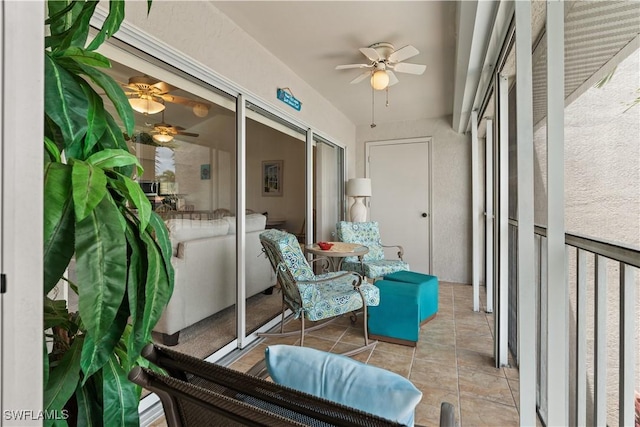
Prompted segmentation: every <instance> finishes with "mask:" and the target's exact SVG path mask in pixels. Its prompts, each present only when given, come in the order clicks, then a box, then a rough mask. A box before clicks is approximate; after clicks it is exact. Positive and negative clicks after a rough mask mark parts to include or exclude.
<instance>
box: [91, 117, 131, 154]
mask: <svg viewBox="0 0 640 427" xmlns="http://www.w3.org/2000/svg"><path fill="white" fill-rule="evenodd" d="M105 119H106V121H107V129H106V130H105V132H104V134H103V135H102V138H100V141H98V145H99V148H100V149H105V148H121V149H124V150H128V147H127V141H125V140H124V135H123V134H122V130H121V129H120V126H118V124H117V123H116V121H115V120H114V118H113V117H112V116H111V114H109V113H106V114H105Z"/></svg>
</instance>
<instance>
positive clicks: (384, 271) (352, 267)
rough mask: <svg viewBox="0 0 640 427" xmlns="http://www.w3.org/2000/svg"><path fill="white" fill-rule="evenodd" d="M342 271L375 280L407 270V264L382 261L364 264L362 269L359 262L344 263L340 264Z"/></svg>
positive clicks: (389, 260) (398, 261)
mask: <svg viewBox="0 0 640 427" xmlns="http://www.w3.org/2000/svg"><path fill="white" fill-rule="evenodd" d="M342 269H343V270H349V271H356V272H358V273H360V274H362V275H365V276H367V277H371V278H376V277H382V276H385V275H388V274H390V273H394V272H397V271H404V270H409V264H407V263H406V262H404V261H400V260H392V259H383V260H379V261H369V262H365V263H364V269H363V268H362V265H360V262H358V261H356V262H350V261H345V262H343V263H342Z"/></svg>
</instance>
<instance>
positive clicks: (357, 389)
mask: <svg viewBox="0 0 640 427" xmlns="http://www.w3.org/2000/svg"><path fill="white" fill-rule="evenodd" d="M265 359H266V363H267V369H268V371H269V375H270V376H271V379H273V381H274V382H275V383H277V384H282V385H284V386H287V387H291V388H294V389H296V390H299V391H303V392H306V393H309V394H312V395H315V396H318V397H322V398H325V399H327V400H331V401H333V402H337V403H340V404H342V405H345V406H350V407H352V408H356V409H359V410H361V411H364V412H368V413H370V414H374V415H377V416H379V417H382V418H386V419H388V420H391V421H395V422H398V423H401V424H404V425H408V426H413V423H414V415H415V408H416V405H417V404H418V403H419V402H420V399H422V392H421V391H420V390H418V389H417V388H416V387H415V386H414V385H413V384H412V383H411V381H409V380H408V379H406V378H404V377H403V376H401V375H398V374H396V373H394V372H391V371H387V370H385V369H382V368H378V367H377V366H371V365H366V364H364V363H361V362H358V361H357V360H354V359H351V358H349V357H347V356H342V355H339V354H335V353H327V352H325V351H320V350H316V349H313V348H308V347H298V346H291V345H272V346H269V347H267V349H266V350H265Z"/></svg>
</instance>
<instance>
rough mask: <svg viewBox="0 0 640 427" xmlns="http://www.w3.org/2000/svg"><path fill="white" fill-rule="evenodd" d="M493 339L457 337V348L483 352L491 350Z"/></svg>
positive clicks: (483, 336)
mask: <svg viewBox="0 0 640 427" xmlns="http://www.w3.org/2000/svg"><path fill="white" fill-rule="evenodd" d="M492 345H493V338H492V337H491V335H474V334H462V335H456V348H458V349H465V350H474V351H483V350H485V349H487V348H491V346H492Z"/></svg>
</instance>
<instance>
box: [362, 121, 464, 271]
mask: <svg viewBox="0 0 640 427" xmlns="http://www.w3.org/2000/svg"><path fill="white" fill-rule="evenodd" d="M420 136H430V137H432V138H433V147H432V155H433V159H432V167H433V183H432V189H433V206H432V210H431V213H432V217H431V220H432V233H433V247H432V251H431V256H432V259H433V271H432V274H434V275H436V276H438V278H439V279H440V280H443V281H450V282H458V283H471V272H472V271H471V136H470V135H462V134H458V133H456V132H454V130H453V129H452V128H451V117H443V118H440V119H432V120H416V121H407V122H397V123H388V124H378V125H377V126H376V127H375V128H373V129H371V127H369V126H359V127H358V128H357V130H356V140H357V150H356V175H357V176H364V170H365V158H364V143H365V142H366V141H382V140H389V139H401V138H413V137H420Z"/></svg>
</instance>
